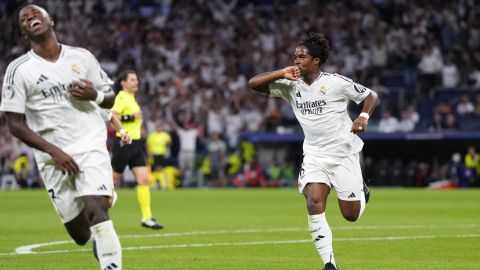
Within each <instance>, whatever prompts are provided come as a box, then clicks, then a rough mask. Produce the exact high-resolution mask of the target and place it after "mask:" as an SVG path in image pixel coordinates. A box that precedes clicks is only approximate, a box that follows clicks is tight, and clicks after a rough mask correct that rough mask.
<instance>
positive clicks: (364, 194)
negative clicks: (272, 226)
mask: <svg viewBox="0 0 480 270" xmlns="http://www.w3.org/2000/svg"><path fill="white" fill-rule="evenodd" d="M329 52H330V47H329V45H328V41H327V40H326V39H325V38H324V37H323V35H322V34H320V33H316V32H311V33H309V34H308V36H307V38H305V39H304V40H302V41H301V42H299V43H298V45H297V47H296V48H295V54H294V65H293V66H289V67H286V68H283V69H280V70H276V71H272V72H265V73H261V74H258V75H256V76H254V77H253V78H251V79H250V80H249V85H250V87H251V88H252V89H253V90H255V91H257V92H260V93H264V94H267V95H269V96H272V97H281V98H283V99H285V100H286V101H287V102H288V103H289V104H290V105H291V106H292V108H293V110H294V112H295V116H296V117H297V119H298V121H299V123H300V125H301V126H302V129H303V132H304V134H305V140H304V142H303V152H304V158H303V164H302V168H301V169H300V175H299V191H300V192H301V193H303V195H304V196H305V198H306V201H307V210H308V224H309V228H310V232H311V235H312V239H313V242H314V244H315V247H316V248H317V250H318V253H319V254H320V256H321V258H322V260H323V262H324V264H325V266H324V268H323V269H324V270H337V269H338V268H337V266H336V263H335V259H334V256H333V247H332V232H331V230H330V227H329V226H328V223H327V220H326V217H325V209H326V204H327V198H328V195H329V193H330V190H331V189H334V190H335V191H336V193H337V197H338V203H339V206H340V210H341V212H342V215H343V217H344V218H345V219H346V220H348V221H352V222H353V221H356V220H358V219H359V218H360V216H361V215H362V213H363V211H364V210H365V204H366V202H367V201H368V199H369V195H370V194H369V191H368V188H367V187H366V185H365V183H364V181H363V178H362V172H361V168H360V161H359V152H360V151H361V150H362V147H363V141H362V140H361V139H360V137H358V136H357V135H356V134H358V133H361V132H364V131H365V130H366V129H367V126H368V118H369V116H370V115H371V114H372V113H373V111H374V109H375V106H376V104H377V101H378V97H377V94H376V93H375V92H373V91H372V90H370V89H368V88H366V87H364V86H363V85H360V84H358V83H355V82H353V81H352V80H351V79H349V78H346V77H344V76H341V75H338V74H330V73H326V72H322V71H321V66H322V65H323V64H325V62H326V61H327V60H328V56H329ZM350 100H353V101H355V102H356V103H357V104H359V103H360V102H362V101H363V109H362V113H360V115H359V116H358V117H357V119H355V120H354V121H353V122H352V120H351V119H350V117H349V115H348V113H347V105H348V102H349V101H350Z"/></svg>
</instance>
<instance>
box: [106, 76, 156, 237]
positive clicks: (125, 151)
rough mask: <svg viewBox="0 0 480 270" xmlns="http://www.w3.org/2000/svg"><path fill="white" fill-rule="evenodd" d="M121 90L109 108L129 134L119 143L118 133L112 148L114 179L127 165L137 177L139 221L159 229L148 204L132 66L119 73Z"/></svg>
mask: <svg viewBox="0 0 480 270" xmlns="http://www.w3.org/2000/svg"><path fill="white" fill-rule="evenodd" d="M118 79H119V81H120V85H121V86H122V90H121V91H120V92H119V93H118V95H117V96H116V98H115V105H113V108H112V109H111V111H112V112H113V113H114V114H115V115H116V116H117V117H118V118H119V119H120V120H121V121H122V126H123V128H124V129H125V130H126V131H127V134H128V135H129V136H130V138H132V143H131V144H125V145H122V144H121V143H120V141H121V140H120V137H121V135H120V134H118V133H117V137H116V138H115V143H114V144H113V149H112V168H113V181H114V182H115V183H117V184H118V183H119V182H120V178H121V177H122V174H123V171H124V170H125V167H126V166H127V165H128V167H129V168H130V170H131V171H132V172H133V175H134V176H135V179H136V181H137V198H138V203H139V204H140V210H141V212H142V223H141V225H142V226H143V227H146V228H151V229H157V230H158V229H162V228H163V226H162V225H160V224H158V223H157V221H156V220H155V218H153V216H152V210H151V206H150V204H151V203H150V186H149V183H148V170H147V162H146V154H145V150H144V147H143V144H142V141H141V140H140V138H141V129H142V120H143V116H142V110H141V109H140V106H139V105H138V103H137V101H136V100H135V94H136V93H137V91H138V79H137V74H136V73H135V71H134V70H125V71H123V72H122V73H121V74H120V76H119V78H118Z"/></svg>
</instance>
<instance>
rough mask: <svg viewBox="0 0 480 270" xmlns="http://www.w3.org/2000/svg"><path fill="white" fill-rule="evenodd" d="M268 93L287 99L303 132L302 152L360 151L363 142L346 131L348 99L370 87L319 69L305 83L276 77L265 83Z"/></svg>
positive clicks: (337, 153) (362, 96) (364, 94)
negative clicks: (315, 77) (267, 85)
mask: <svg viewBox="0 0 480 270" xmlns="http://www.w3.org/2000/svg"><path fill="white" fill-rule="evenodd" d="M269 88H270V96H274V97H281V98H283V99H285V100H286V101H288V102H289V103H290V105H291V106H292V108H293V111H294V112H295V115H296V117H297V119H298V121H299V123H300V125H301V126H302V129H303V132H304V134H305V140H304V142H303V152H304V153H305V154H306V155H313V156H318V157H332V156H336V157H344V156H349V155H351V154H353V153H358V152H360V151H361V150H362V147H363V141H362V140H361V139H360V137H358V136H357V135H355V134H353V133H352V132H350V130H351V128H352V120H351V119H350V117H349V116H348V113H347V105H348V101H349V100H353V101H355V102H356V103H357V104H358V103H360V102H362V101H363V99H365V97H367V96H368V94H369V93H370V91H371V90H370V89H368V88H366V87H364V86H362V85H360V84H357V83H354V82H353V81H352V80H350V79H348V78H346V77H344V76H341V75H338V74H330V73H325V72H322V73H320V75H319V76H318V78H317V79H316V80H315V81H314V82H313V83H312V84H311V85H307V84H306V83H305V82H304V81H303V79H301V78H300V79H299V80H297V81H292V80H287V79H280V80H277V81H274V82H271V83H270V84H269Z"/></svg>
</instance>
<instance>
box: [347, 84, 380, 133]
mask: <svg viewBox="0 0 480 270" xmlns="http://www.w3.org/2000/svg"><path fill="white" fill-rule="evenodd" d="M377 103H378V95H377V93H375V92H373V91H370V94H368V96H367V97H366V98H365V99H364V100H363V109H362V113H361V114H360V115H359V116H358V117H357V119H355V121H353V123H352V130H351V132H353V133H355V134H357V133H362V132H365V130H367V126H368V118H369V116H370V115H372V113H373V111H374V110H375V107H376V106H377Z"/></svg>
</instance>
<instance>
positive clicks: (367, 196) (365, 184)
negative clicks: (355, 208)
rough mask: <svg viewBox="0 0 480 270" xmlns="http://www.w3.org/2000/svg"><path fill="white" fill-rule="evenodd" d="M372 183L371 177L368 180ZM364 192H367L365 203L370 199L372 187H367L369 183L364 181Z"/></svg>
mask: <svg viewBox="0 0 480 270" xmlns="http://www.w3.org/2000/svg"><path fill="white" fill-rule="evenodd" d="M367 181H368V182H369V183H370V179H369V180H367ZM363 194H365V203H368V201H369V200H370V189H369V188H368V187H367V183H366V182H365V181H363Z"/></svg>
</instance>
